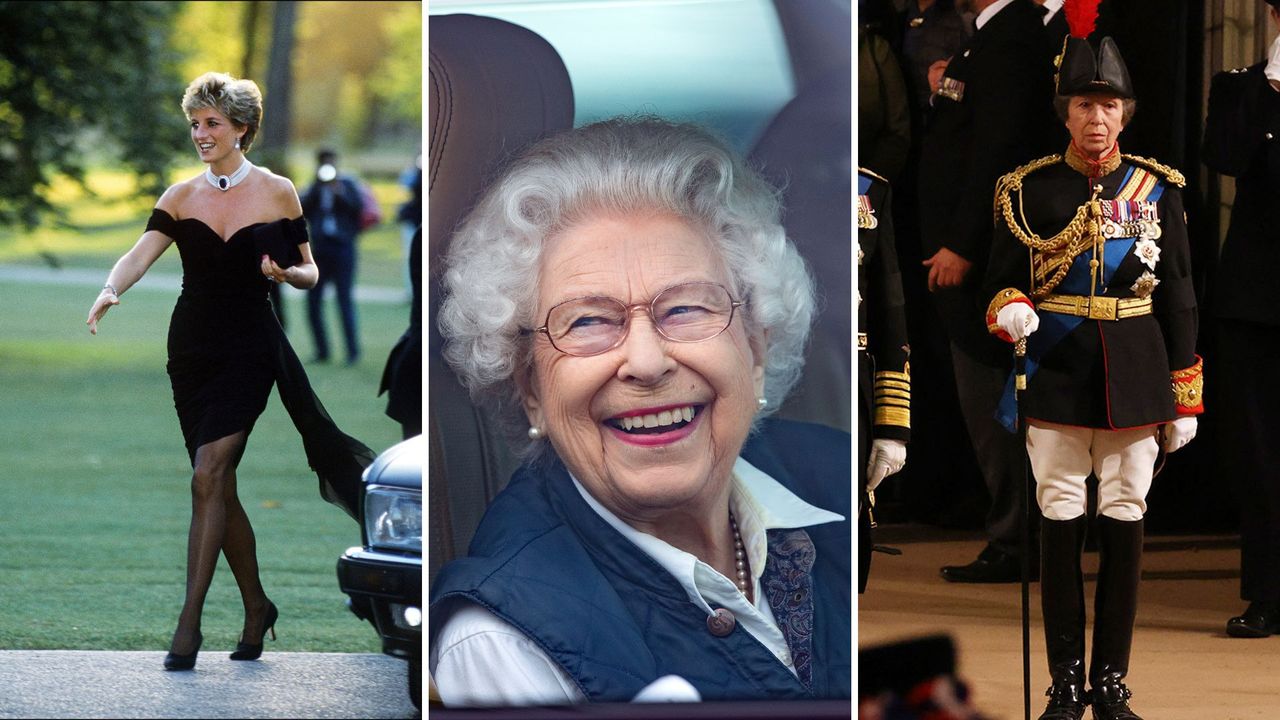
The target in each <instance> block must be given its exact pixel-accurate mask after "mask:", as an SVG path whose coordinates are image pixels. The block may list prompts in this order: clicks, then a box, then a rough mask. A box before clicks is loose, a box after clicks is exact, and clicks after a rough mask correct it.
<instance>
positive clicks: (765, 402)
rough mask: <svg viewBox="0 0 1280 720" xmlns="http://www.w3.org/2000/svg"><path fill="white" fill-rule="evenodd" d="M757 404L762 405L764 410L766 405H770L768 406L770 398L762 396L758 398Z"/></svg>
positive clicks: (761, 407)
mask: <svg viewBox="0 0 1280 720" xmlns="http://www.w3.org/2000/svg"><path fill="white" fill-rule="evenodd" d="M756 404H757V405H759V406H760V409H761V410H763V409H765V408H766V407H768V406H769V399H768V398H763V397H762V398H756Z"/></svg>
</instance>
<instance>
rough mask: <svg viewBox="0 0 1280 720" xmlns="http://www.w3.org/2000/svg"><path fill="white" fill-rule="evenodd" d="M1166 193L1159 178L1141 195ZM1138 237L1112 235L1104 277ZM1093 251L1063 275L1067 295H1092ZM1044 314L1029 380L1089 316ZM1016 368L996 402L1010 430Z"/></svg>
mask: <svg viewBox="0 0 1280 720" xmlns="http://www.w3.org/2000/svg"><path fill="white" fill-rule="evenodd" d="M1133 171H1134V168H1132V167H1130V168H1129V172H1128V173H1126V174H1125V176H1124V180H1122V181H1120V185H1119V187H1124V185H1125V183H1127V182H1128V181H1129V178H1130V177H1131V176H1132V175H1133ZM1163 193H1164V183H1162V182H1158V183H1156V186H1155V188H1154V189H1152V191H1151V192H1150V193H1149V194H1148V195H1147V197H1145V198H1137V199H1139V200H1146V201H1147V202H1156V201H1158V200H1159V199H1160V196H1161V195H1162V194H1163ZM1136 241H1137V238H1134V237H1127V238H1111V239H1108V240H1107V241H1106V242H1105V244H1104V245H1103V250H1102V255H1103V263H1102V269H1103V277H1104V278H1110V277H1112V276H1114V275H1115V272H1116V268H1118V267H1119V266H1120V263H1121V262H1122V261H1123V260H1124V258H1125V256H1126V255H1128V254H1129V253H1130V252H1132V251H1133V246H1134V243H1135V242H1136ZM1092 255H1093V254H1092V253H1080V254H1079V255H1077V256H1076V258H1075V260H1074V261H1072V263H1071V269H1070V270H1068V271H1067V274H1066V277H1064V278H1063V279H1062V283H1061V284H1060V285H1058V288H1057V290H1058V292H1059V293H1061V294H1064V295H1088V294H1089V278H1090V272H1089V260H1090V259H1091V258H1092ZM1106 291H1107V288H1106V286H1105V284H1104V285H1103V287H1100V288H1098V289H1097V291H1096V294H1098V295H1102V294H1104V293H1106ZM1036 312H1037V314H1038V315H1039V316H1040V327H1039V328H1038V329H1037V330H1036V331H1035V332H1034V333H1032V334H1031V335H1030V336H1028V337H1027V357H1026V373H1027V381H1028V383H1029V382H1030V380H1031V376H1032V375H1034V374H1035V372H1036V369H1037V368H1039V367H1040V359H1041V358H1043V357H1044V356H1045V354H1046V353H1048V352H1049V351H1050V350H1052V349H1053V347H1054V346H1055V345H1057V344H1058V343H1059V342H1060V341H1061V340H1062V339H1063V338H1065V337H1066V336H1067V334H1068V333H1070V332H1071V331H1072V330H1075V329H1076V328H1077V327H1078V326H1079V325H1080V323H1081V322H1083V321H1084V320H1085V318H1082V317H1079V316H1078V315H1066V314H1063V313H1056V312H1051V311H1047V310H1037V311H1036ZM1014 375H1015V373H1014V372H1011V373H1009V379H1008V380H1006V381H1005V384H1004V394H1003V395H1001V396H1000V404H999V405H997V406H996V412H995V418H996V421H997V422H999V423H1000V425H1002V426H1003V427H1004V429H1005V430H1008V431H1009V432H1017V431H1018V403H1017V398H1016V397H1015V391H1014Z"/></svg>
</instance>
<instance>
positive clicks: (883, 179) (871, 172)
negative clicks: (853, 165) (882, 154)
mask: <svg viewBox="0 0 1280 720" xmlns="http://www.w3.org/2000/svg"><path fill="white" fill-rule="evenodd" d="M858 172H859V173H860V174H864V176H867V177H869V178H874V179H878V181H881V182H882V183H884V184H893V183H891V182H888V178H886V177H883V176H881V174H879V173H877V172H874V170H868V169H867V168H858Z"/></svg>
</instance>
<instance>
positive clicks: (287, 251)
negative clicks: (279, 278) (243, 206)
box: [253, 218, 307, 268]
mask: <svg viewBox="0 0 1280 720" xmlns="http://www.w3.org/2000/svg"><path fill="white" fill-rule="evenodd" d="M304 242H307V224H306V221H305V220H303V219H302V218H297V219H295V220H280V221H277V222H270V223H267V224H265V225H261V226H259V227H257V228H255V229H254V231H253V247H254V251H255V252H256V253H257V256H258V257H259V258H260V257H262V256H263V255H270V256H271V259H272V260H273V261H274V262H275V264H276V265H279V266H280V267H281V268H290V267H293V266H294V265H297V264H298V263H300V262H302V250H300V249H298V245H300V244H301V243H304Z"/></svg>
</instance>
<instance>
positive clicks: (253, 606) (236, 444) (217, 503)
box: [170, 432, 267, 654]
mask: <svg viewBox="0 0 1280 720" xmlns="http://www.w3.org/2000/svg"><path fill="white" fill-rule="evenodd" d="M247 439H248V438H247V435H246V433H244V432H239V433H236V434H234V435H228V436H226V437H222V438H219V439H217V440H214V441H213V442H210V443H206V444H204V445H201V446H200V447H199V448H197V449H196V459H195V468H194V472H193V473H192V476H191V531H190V533H189V534H188V536H187V591H186V599H185V600H184V602H183V604H182V612H181V614H179V616H178V627H177V629H176V630H175V631H174V633H173V643H172V645H171V646H170V651H171V652H174V653H178V654H186V653H189V652H191V651H192V650H193V649H195V646H196V638H197V637H198V636H199V633H200V615H201V613H202V611H203V609H204V599H205V596H206V595H207V594H208V592H209V585H210V584H211V583H212V581H213V572H214V570H215V569H216V568H217V564H218V552H219V551H221V552H222V553H223V554H224V555H225V556H226V558H227V564H228V565H230V566H231V572H232V574H233V575H235V578H236V584H237V585H238V586H239V588H240V595H241V598H242V600H243V602H244V606H245V627H246V628H249V627H256V626H257V625H258V624H259V623H260V622H261V618H262V616H263V613H265V612H266V609H267V598H266V594H265V593H264V592H263V589H262V583H261V581H260V579H259V577H258V560H257V556H256V549H255V540H254V535H253V527H252V526H251V525H250V524H249V517H248V515H247V514H245V511H244V507H243V506H242V505H241V504H240V499H239V498H238V497H237V496H236V466H237V465H239V463H240V458H241V456H243V454H244V448H245V443H246V441H247ZM251 621H252V622H251Z"/></svg>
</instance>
